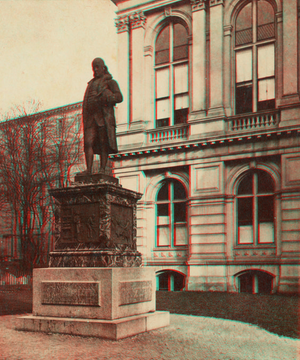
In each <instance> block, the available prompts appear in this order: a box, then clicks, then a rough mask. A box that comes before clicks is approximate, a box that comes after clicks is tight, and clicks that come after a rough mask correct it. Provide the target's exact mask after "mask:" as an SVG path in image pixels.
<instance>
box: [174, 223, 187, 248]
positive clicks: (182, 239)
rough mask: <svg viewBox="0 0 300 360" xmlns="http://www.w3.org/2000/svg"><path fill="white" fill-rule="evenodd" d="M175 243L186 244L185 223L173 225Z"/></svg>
mask: <svg viewBox="0 0 300 360" xmlns="http://www.w3.org/2000/svg"><path fill="white" fill-rule="evenodd" d="M174 235H175V245H177V246H178V245H187V243H188V242H187V228H186V225H175V234H174Z"/></svg>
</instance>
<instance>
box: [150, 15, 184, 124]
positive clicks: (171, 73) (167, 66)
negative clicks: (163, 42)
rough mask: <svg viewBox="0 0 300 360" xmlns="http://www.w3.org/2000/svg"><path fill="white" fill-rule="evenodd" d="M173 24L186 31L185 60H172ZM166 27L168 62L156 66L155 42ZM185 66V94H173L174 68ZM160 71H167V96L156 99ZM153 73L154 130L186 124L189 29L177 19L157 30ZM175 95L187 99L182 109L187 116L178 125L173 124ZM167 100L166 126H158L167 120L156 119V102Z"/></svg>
mask: <svg viewBox="0 0 300 360" xmlns="http://www.w3.org/2000/svg"><path fill="white" fill-rule="evenodd" d="M175 24H180V25H181V26H183V27H184V28H185V29H186V32H187V45H186V46H187V58H185V59H179V60H173V56H174V37H173V34H174V25H175ZM166 27H170V31H169V61H168V62H165V63H161V64H158V65H156V60H155V59H156V42H157V39H158V37H159V35H160V34H161V32H162V31H163V30H164V29H165V28H166ZM185 64H186V65H187V91H186V92H182V93H178V94H175V67H176V66H180V65H185ZM162 69H168V71H169V95H168V96H163V97H160V98H158V97H157V88H156V85H157V78H156V76H157V71H158V70H162ZM153 72H154V76H153V79H154V81H153V82H154V93H153V97H154V127H155V128H156V129H159V128H162V127H172V126H176V125H180V124H186V123H187V121H188V114H189V111H190V106H191V104H190V85H191V81H190V42H189V29H188V26H187V24H186V23H185V22H184V21H182V20H181V19H179V18H172V19H170V20H169V21H168V22H165V23H164V24H163V25H162V26H161V27H160V29H159V31H158V32H157V35H156V38H155V41H154V61H153ZM176 95H177V96H178V95H187V99H188V107H187V108H184V109H182V110H186V112H187V114H186V121H185V122H182V123H178V124H175V117H176V116H175V97H176ZM166 99H168V100H169V118H168V122H169V123H168V124H163V125H158V122H159V121H160V120H161V121H164V120H167V118H161V119H157V101H158V100H166Z"/></svg>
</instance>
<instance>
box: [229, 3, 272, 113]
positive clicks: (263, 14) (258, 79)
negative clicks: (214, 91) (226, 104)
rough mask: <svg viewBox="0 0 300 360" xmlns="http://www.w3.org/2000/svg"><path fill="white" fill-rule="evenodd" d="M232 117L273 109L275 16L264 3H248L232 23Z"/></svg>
mask: <svg viewBox="0 0 300 360" xmlns="http://www.w3.org/2000/svg"><path fill="white" fill-rule="evenodd" d="M235 63H236V69H235V70H236V73H235V82H236V83H235V104H236V105H235V110H236V114H243V113H248V112H256V111H260V110H267V109H273V108H275V14H274V9H273V7H272V5H271V4H270V3H269V2H268V1H265V0H252V1H251V2H249V3H248V4H247V5H245V6H244V7H243V8H242V9H241V10H240V12H239V14H238V16H237V19H236V23H235Z"/></svg>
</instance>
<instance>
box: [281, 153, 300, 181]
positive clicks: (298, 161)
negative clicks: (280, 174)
mask: <svg viewBox="0 0 300 360" xmlns="http://www.w3.org/2000/svg"><path fill="white" fill-rule="evenodd" d="M284 172H285V174H284V175H285V176H284V181H285V185H286V186H293V185H300V156H293V157H286V158H285V159H284Z"/></svg>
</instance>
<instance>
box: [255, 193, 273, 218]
mask: <svg viewBox="0 0 300 360" xmlns="http://www.w3.org/2000/svg"><path fill="white" fill-rule="evenodd" d="M257 200H258V222H259V223H261V222H274V197H273V196H260V197H258V199H257Z"/></svg>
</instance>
